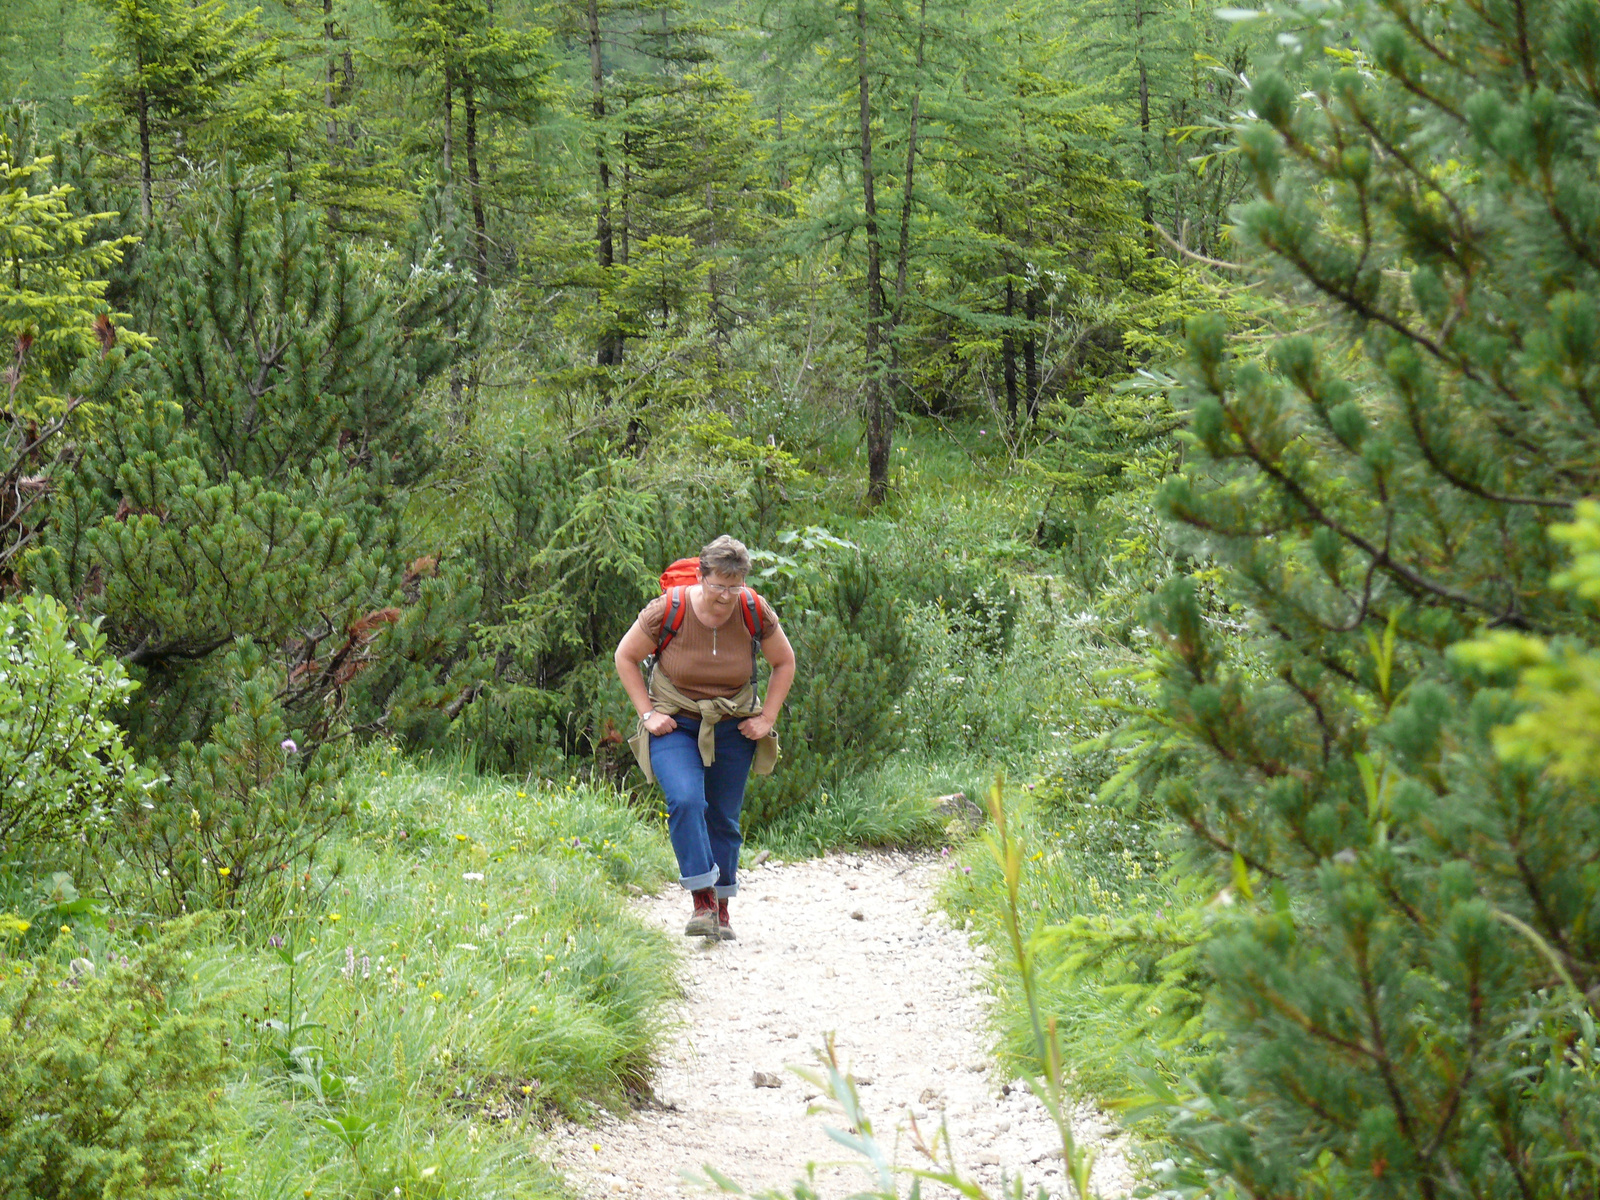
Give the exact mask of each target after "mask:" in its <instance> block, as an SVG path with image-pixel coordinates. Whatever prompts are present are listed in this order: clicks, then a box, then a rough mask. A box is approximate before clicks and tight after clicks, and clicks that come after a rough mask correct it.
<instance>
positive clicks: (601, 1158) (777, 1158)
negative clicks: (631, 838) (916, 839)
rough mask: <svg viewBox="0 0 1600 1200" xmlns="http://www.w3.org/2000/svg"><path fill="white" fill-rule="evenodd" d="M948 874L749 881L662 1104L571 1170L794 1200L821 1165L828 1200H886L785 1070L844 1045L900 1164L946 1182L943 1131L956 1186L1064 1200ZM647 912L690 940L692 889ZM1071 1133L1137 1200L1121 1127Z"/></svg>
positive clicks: (879, 869) (871, 864)
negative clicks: (1003, 1186) (923, 1151)
mask: <svg viewBox="0 0 1600 1200" xmlns="http://www.w3.org/2000/svg"><path fill="white" fill-rule="evenodd" d="M946 861H947V860H946ZM945 869H948V867H946V866H945V865H944V864H943V863H941V860H939V859H938V858H936V857H934V856H931V855H907V854H863V855H853V854H845V855H831V856H829V857H827V858H823V859H815V860H810V861H807V862H799V863H784V864H767V865H764V866H762V867H760V868H758V869H755V870H751V871H746V872H745V873H744V875H743V877H742V878H741V880H740V885H741V891H740V893H739V895H738V897H736V898H735V900H734V901H733V903H732V905H731V917H732V923H733V928H734V930H735V931H736V932H737V933H738V940H737V941H730V942H720V943H713V942H707V941H705V940H704V939H700V938H695V939H683V941H684V949H685V951H686V954H685V963H684V975H683V978H684V986H685V991H686V996H685V998H684V1000H683V1002H682V1003H681V1005H680V1011H679V1012H678V1014H677V1016H678V1019H679V1025H678V1027H677V1028H676V1029H675V1030H674V1031H673V1033H672V1035H671V1039H670V1042H669V1044H668V1046H667V1048H666V1050H665V1052H664V1054H663V1056H662V1061H661V1064H660V1069H659V1071H658V1073H657V1076H656V1079H655V1081H654V1087H655V1101H656V1102H655V1104H653V1105H652V1106H650V1107H648V1108H645V1109H643V1110H641V1111H639V1112H635V1113H631V1114H621V1115H606V1116H603V1117H602V1119H601V1120H600V1122H599V1123H598V1124H597V1125H595V1126H594V1127H592V1128H585V1127H581V1126H577V1125H563V1126H560V1127H558V1128H557V1129H556V1130H555V1131H554V1135H553V1136H554V1145H553V1150H554V1152H555V1155H556V1163H555V1165H556V1166H557V1167H558V1168H559V1169H561V1170H564V1171H566V1172H567V1173H568V1175H569V1177H570V1178H571V1180H572V1182H573V1183H574V1185H575V1186H576V1187H577V1188H578V1189H579V1190H580V1191H581V1193H582V1194H583V1195H584V1196H585V1197H587V1198H591V1200H599V1198H600V1197H608V1198H609V1197H629V1198H634V1200H685V1198H689V1197H694V1196H697V1195H709V1194H710V1193H707V1192H705V1191H704V1190H703V1189H701V1188H699V1187H697V1186H696V1185H695V1184H693V1183H691V1182H689V1181H687V1180H685V1179H684V1178H683V1176H682V1175H681V1174H680V1172H682V1171H690V1172H694V1173H695V1174H702V1175H703V1174H704V1171H703V1164H707V1163H709V1164H710V1165H711V1166H712V1167H714V1168H716V1170H717V1171H719V1172H720V1173H722V1174H723V1175H726V1176H729V1177H731V1178H732V1179H734V1180H736V1181H737V1182H738V1183H740V1184H741V1185H743V1186H744V1188H745V1189H746V1191H747V1192H754V1191H759V1190H764V1189H767V1188H776V1189H778V1190H780V1191H782V1192H783V1193H784V1194H786V1195H787V1194H789V1192H790V1188H791V1185H792V1184H793V1183H794V1181H795V1180H797V1179H800V1178H803V1177H804V1176H805V1174H806V1168H807V1164H808V1163H815V1164H817V1165H818V1169H817V1172H816V1176H815V1179H814V1180H813V1186H814V1187H815V1188H816V1189H817V1191H818V1193H819V1194H820V1195H821V1197H822V1198H823V1200H837V1198H839V1197H843V1196H847V1195H849V1194H851V1193H853V1192H856V1191H858V1190H861V1189H862V1188H864V1187H869V1186H872V1185H873V1183H872V1177H871V1176H869V1175H868V1174H866V1173H865V1171H864V1170H863V1164H864V1163H865V1160H864V1159H859V1158H855V1157H853V1156H852V1155H851V1154H850V1153H849V1152H848V1151H847V1150H845V1149H844V1147H842V1146H840V1145H839V1144H838V1143H837V1142H835V1141H833V1140H832V1139H831V1138H829V1137H828V1136H827V1133H826V1132H825V1129H826V1127H827V1126H828V1125H832V1126H834V1127H835V1128H838V1127H841V1126H842V1124H843V1122H842V1121H841V1119H840V1117H839V1115H838V1113H837V1110H834V1111H832V1112H828V1113H819V1114H816V1115H807V1111H806V1110H807V1108H808V1107H810V1106H811V1105H812V1104H819V1103H822V1102H823V1101H824V1099H825V1098H823V1097H820V1096H818V1095H817V1089H816V1088H814V1087H813V1086H811V1085H810V1084H808V1083H806V1082H805V1081H804V1080H802V1079H801V1078H800V1077H799V1076H797V1075H795V1074H794V1073H793V1072H792V1071H789V1070H787V1067H788V1066H790V1065H791V1064H793V1065H800V1066H814V1065H815V1064H816V1062H817V1051H818V1049H819V1048H820V1047H821V1046H822V1044H823V1040H824V1037H825V1036H826V1035H827V1034H828V1033H830V1032H831V1033H832V1034H833V1035H834V1044H835V1047H836V1050H837V1053H838V1056H839V1059H840V1062H841V1064H842V1065H843V1066H844V1067H845V1068H846V1069H848V1070H849V1071H850V1072H851V1073H852V1074H853V1075H854V1076H855V1079H856V1082H857V1084H858V1087H859V1092H860V1096H861V1102H862V1107H863V1109H864V1110H865V1112H866V1115H867V1116H868V1118H869V1119H870V1120H871V1121H872V1125H873V1132H874V1134H875V1135H876V1137H877V1139H878V1141H879V1142H880V1144H882V1145H883V1146H885V1148H886V1149H888V1150H889V1151H891V1152H892V1153H893V1154H894V1155H895V1156H896V1158H897V1159H898V1161H900V1162H902V1163H905V1164H914V1165H918V1166H928V1165H931V1164H929V1163H928V1162H927V1160H926V1159H923V1158H921V1157H920V1156H919V1155H918V1154H917V1153H916V1151H915V1150H914V1149H913V1147H912V1143H911V1139H910V1137H909V1128H910V1122H911V1120H912V1118H915V1120H916V1122H917V1125H918V1127H919V1128H920V1129H921V1130H922V1131H923V1133H924V1135H925V1136H928V1137H931V1136H932V1135H933V1133H934V1132H935V1131H936V1130H937V1129H938V1128H939V1124H940V1121H941V1119H943V1120H944V1122H945V1123H946V1124H947V1126H948V1129H949V1133H950V1138H951V1144H952V1146H953V1148H954V1151H955V1159H956V1165H957V1167H958V1168H959V1169H960V1171H961V1173H962V1174H963V1175H964V1176H966V1177H967V1178H969V1179H972V1180H974V1181H976V1182H978V1183H981V1184H982V1185H983V1186H984V1187H985V1188H987V1189H988V1190H989V1191H990V1193H991V1194H992V1195H993V1194H997V1190H998V1187H999V1184H1000V1181H1001V1173H1002V1171H1004V1172H1005V1174H1006V1175H1007V1176H1010V1177H1015V1176H1016V1175H1017V1174H1019V1173H1020V1174H1021V1175H1022V1177H1023V1179H1024V1181H1025V1183H1026V1185H1027V1189H1028V1194H1030V1195H1032V1194H1033V1192H1034V1190H1035V1189H1036V1188H1037V1187H1039V1186H1041V1185H1042V1186H1043V1187H1044V1188H1045V1189H1046V1190H1047V1191H1048V1192H1050V1193H1052V1194H1057V1195H1059V1194H1065V1192H1064V1189H1065V1187H1066V1184H1065V1181H1064V1178H1063V1167H1062V1162H1061V1143H1060V1139H1059V1137H1058V1136H1057V1133H1056V1129H1055V1125H1054V1124H1053V1123H1052V1122H1051V1120H1050V1118H1049V1116H1048V1114H1047V1113H1046V1112H1045V1110H1044V1107H1043V1105H1041V1104H1040V1103H1039V1101H1038V1100H1036V1099H1035V1098H1034V1097H1032V1096H1031V1095H1029V1094H1028V1093H1027V1091H1026V1089H1025V1088H1023V1087H1021V1086H1010V1087H1007V1086H1006V1081H1005V1079H1004V1078H1003V1077H1002V1076H1001V1075H1000V1074H999V1073H997V1072H996V1071H995V1069H994V1064H993V1061H992V1059H991V1058H990V1056H989V1053H988V1041H989V1029H988V1025H987V1021H986V1017H987V1011H988V1007H989V1004H990V997H989V995H988V993H987V991H986V990H985V988H984V984H983V974H984V967H985V950H984V948H983V947H981V946H978V945H976V944H974V943H972V942H970V941H969V940H968V938H967V937H966V935H965V934H963V933H961V932H960V931H958V930H955V929H953V928H951V926H950V924H949V922H948V921H947V920H946V918H945V917H944V915H943V914H942V913H941V912H939V911H938V910H937V909H936V908H935V907H934V901H933V891H934V888H935V887H936V886H937V884H938V881H939V877H940V873H941V871H942V870H945ZM636 903H637V904H638V905H639V907H640V909H641V912H642V915H644V917H645V918H646V919H647V920H649V921H650V922H652V923H653V924H655V925H658V926H660V927H661V928H663V929H666V930H668V931H669V932H670V933H672V934H673V935H675V936H676V935H678V934H680V933H681V931H682V928H683V923H684V921H685V920H686V919H687V918H688V914H689V904H688V901H687V899H686V898H685V893H683V891H682V890H681V889H679V888H677V887H672V888H668V889H666V890H664V891H663V893H662V894H661V895H660V896H653V897H642V898H641V899H639V900H638V901H636ZM774 1085H776V1086H774ZM1073 1119H1074V1133H1075V1136H1076V1137H1077V1139H1078V1141H1079V1144H1080V1145H1088V1146H1090V1147H1091V1148H1092V1149H1093V1150H1094V1152H1095V1166H1094V1171H1093V1176H1092V1186H1093V1189H1094V1190H1095V1191H1097V1192H1098V1193H1099V1194H1100V1195H1102V1196H1106V1197H1114V1196H1124V1195H1127V1194H1128V1193H1129V1192H1130V1191H1131V1190H1132V1187H1133V1178H1132V1175H1131V1174H1130V1172H1129V1170H1128V1167H1127V1164H1126V1162H1125V1160H1124V1157H1123V1154H1122V1152H1121V1146H1122V1144H1121V1141H1120V1140H1119V1139H1118V1138H1117V1137H1116V1136H1115V1130H1114V1128H1113V1127H1112V1125H1111V1123H1110V1122H1109V1121H1108V1120H1107V1119H1106V1118H1104V1117H1103V1116H1101V1115H1099V1114H1097V1113H1096V1112H1095V1111H1094V1110H1093V1109H1092V1108H1087V1107H1086V1108H1082V1109H1080V1110H1078V1111H1077V1112H1076V1113H1075V1114H1074V1118H1073ZM824 1164H827V1165H824Z"/></svg>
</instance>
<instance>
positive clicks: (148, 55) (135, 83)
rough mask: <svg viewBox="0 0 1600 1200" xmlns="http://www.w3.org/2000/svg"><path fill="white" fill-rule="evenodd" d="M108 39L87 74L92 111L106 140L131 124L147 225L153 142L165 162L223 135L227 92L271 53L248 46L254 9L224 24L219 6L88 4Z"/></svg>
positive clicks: (123, 0)
mask: <svg viewBox="0 0 1600 1200" xmlns="http://www.w3.org/2000/svg"><path fill="white" fill-rule="evenodd" d="M95 6H96V7H97V8H98V9H100V11H101V13H102V14H103V15H104V17H105V20H106V24H107V26H108V27H109V30H110V33H111V38H112V40H111V44H110V45H109V46H105V47H102V48H101V49H100V51H99V55H98V57H99V58H100V67H99V68H98V69H97V70H95V71H93V72H90V73H89V74H88V76H87V77H86V78H85V80H84V82H86V83H87V84H88V85H89V88H90V91H91V93H92V95H93V98H94V103H95V106H96V107H97V108H98V109H99V110H100V111H101V113H102V114H104V115H105V116H106V117H107V118H108V119H109V123H110V127H109V129H108V132H110V133H112V135H113V136H115V135H116V133H118V132H120V131H122V130H123V129H125V128H126V127H127V126H126V123H127V122H132V124H133V134H134V138H133V139H132V140H133V141H134V144H135V157H136V161H137V162H138V163H139V188H140V196H141V206H142V210H143V215H144V218H145V220H146V221H148V220H149V219H150V214H151V208H152V191H153V183H154V178H155V165H156V155H157V154H158V153H159V152H160V151H158V149H157V148H156V145H155V143H157V142H164V143H166V145H165V147H164V149H165V152H166V158H167V159H168V160H169V161H170V160H171V159H172V158H175V157H177V156H178V155H180V154H181V153H182V152H183V150H184V148H185V147H186V146H187V145H188V144H189V143H190V142H193V143H196V144H198V145H199V146H200V147H205V146H206V144H207V141H208V140H210V139H217V140H226V136H227V133H228V132H230V131H232V132H237V133H241V134H244V135H246V136H248V133H249V130H248V128H247V127H246V128H237V129H230V127H231V126H233V125H234V123H233V122H231V121H230V120H229V117H230V116H233V115H234V114H232V113H230V112H229V99H230V93H231V92H233V91H234V89H236V88H237V87H238V86H239V85H240V84H242V83H245V82H247V81H249V80H251V79H253V78H255V76H257V75H258V74H259V73H260V72H261V71H263V70H264V69H266V67H267V66H268V65H269V64H270V62H271V59H272V56H273V47H272V46H271V44H270V43H268V42H264V41H259V40H254V39H253V36H252V35H254V34H255V33H256V32H257V29H258V26H257V18H258V14H257V10H252V11H250V12H247V13H244V14H243V15H240V16H237V17H233V18H232V19H229V18H228V16H227V14H226V11H225V5H224V4H223V0H203V2H202V3H199V4H185V3H182V2H181V0H96V5H95Z"/></svg>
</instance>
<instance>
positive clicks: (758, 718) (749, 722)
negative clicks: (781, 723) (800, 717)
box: [739, 713, 775, 742]
mask: <svg viewBox="0 0 1600 1200" xmlns="http://www.w3.org/2000/svg"><path fill="white" fill-rule="evenodd" d="M774 724H775V722H774V721H773V719H772V718H771V717H769V716H767V715H766V714H765V713H757V714H756V715H755V716H753V717H746V718H745V719H744V720H742V721H740V722H739V732H740V733H742V734H744V735H745V737H747V738H749V739H750V740H751V741H752V742H759V741H760V740H761V739H762V738H764V737H766V736H767V734H769V733H771V732H772V726H773V725H774Z"/></svg>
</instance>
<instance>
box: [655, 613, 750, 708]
mask: <svg viewBox="0 0 1600 1200" xmlns="http://www.w3.org/2000/svg"><path fill="white" fill-rule="evenodd" d="M687 592H688V589H687V588H686V589H685V595H684V597H683V607H684V613H683V625H682V626H681V627H680V628H679V629H678V632H677V633H675V634H674V635H673V637H672V642H671V644H669V645H668V646H667V648H666V650H665V651H664V652H663V653H662V655H661V661H660V663H659V664H658V665H659V666H660V668H661V669H662V670H663V671H665V672H666V673H667V678H669V679H671V680H672V682H673V683H675V684H676V685H677V686H678V690H679V691H681V692H682V693H683V694H684V695H685V696H688V697H689V698H690V699H691V700H714V699H716V698H717V697H718V696H731V695H733V694H734V693H735V692H737V691H738V690H739V689H740V688H742V687H743V686H744V685H745V684H747V683H749V682H750V633H749V631H748V630H746V629H745V627H744V618H743V617H742V616H740V615H739V608H738V605H737V603H736V604H735V605H734V609H733V613H732V615H730V616H729V617H728V619H727V620H726V621H724V622H723V623H722V624H721V625H719V626H718V627H717V628H716V629H707V628H706V627H705V626H704V625H702V624H701V623H700V618H699V617H698V616H696V615H695V611H694V605H693V604H692V603H691V602H690V600H689V597H688V594H687ZM669 602H670V597H669V596H668V595H667V594H666V593H663V594H662V595H660V596H657V597H656V598H655V599H654V600H652V601H650V603H649V604H647V605H645V606H644V611H642V612H641V613H640V614H639V628H641V629H643V630H644V631H645V632H646V633H647V634H649V635H650V641H651V643H652V644H654V643H655V641H656V639H657V638H659V637H660V636H661V622H662V621H664V620H666V617H667V605H668V603H669ZM756 604H757V605H759V606H760V608H761V636H762V640H763V641H765V640H766V639H767V638H769V637H771V636H772V635H773V633H775V632H776V631H777V629H778V614H777V613H776V612H774V611H773V609H772V605H770V604H768V603H767V601H766V599H765V598H764V597H763V596H761V595H760V593H757V595H756Z"/></svg>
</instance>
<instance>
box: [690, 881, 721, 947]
mask: <svg viewBox="0 0 1600 1200" xmlns="http://www.w3.org/2000/svg"><path fill="white" fill-rule="evenodd" d="M683 936H684V937H703V938H711V939H712V940H713V941H715V940H716V939H718V938H720V937H721V936H722V934H721V933H720V932H718V928H717V894H716V893H715V892H714V891H712V890H711V889H710V888H700V889H699V890H698V891H696V892H695V893H694V915H693V916H692V917H690V918H689V923H688V924H687V925H685V926H684V927H683Z"/></svg>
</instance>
